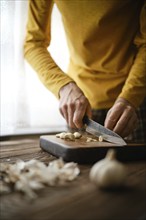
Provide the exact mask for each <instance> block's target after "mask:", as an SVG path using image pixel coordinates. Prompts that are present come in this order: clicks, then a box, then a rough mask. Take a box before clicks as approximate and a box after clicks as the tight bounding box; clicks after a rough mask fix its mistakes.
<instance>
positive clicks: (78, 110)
mask: <svg viewBox="0 0 146 220" xmlns="http://www.w3.org/2000/svg"><path fill="white" fill-rule="evenodd" d="M59 95H60V105H59V110H60V112H61V114H62V116H63V117H64V118H65V120H66V122H67V124H68V125H69V127H70V128H82V127H83V122H82V120H83V117H84V115H85V114H86V115H88V116H89V117H91V106H90V103H89V101H88V99H87V98H86V97H85V96H84V94H83V92H82V91H81V90H80V88H79V87H78V86H77V85H76V83H74V82H71V83H68V84H66V85H65V86H63V87H62V88H61V89H60V92H59Z"/></svg>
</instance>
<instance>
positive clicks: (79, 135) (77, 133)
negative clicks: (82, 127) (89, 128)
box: [74, 132, 82, 139]
mask: <svg viewBox="0 0 146 220" xmlns="http://www.w3.org/2000/svg"><path fill="white" fill-rule="evenodd" d="M74 137H75V139H79V138H81V137H82V135H81V134H80V133H79V132H74Z"/></svg>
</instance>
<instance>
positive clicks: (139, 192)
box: [0, 136, 146, 220]
mask: <svg viewBox="0 0 146 220" xmlns="http://www.w3.org/2000/svg"><path fill="white" fill-rule="evenodd" d="M18 158H19V159H23V160H24V161H28V160H30V159H33V158H35V159H38V160H40V161H44V162H49V161H51V160H54V159H56V158H55V157H53V156H51V155H49V154H48V153H46V152H44V151H42V150H41V149H40V147H39V136H30V137H18V138H13V139H11V140H3V141H1V159H0V161H1V162H7V163H13V162H15V161H16V160H17V159H18ZM8 159H10V161H9V160H8ZM79 167H80V170H81V174H80V176H79V177H78V178H77V179H76V180H74V181H72V182H70V183H67V184H66V186H55V187H46V188H44V189H42V190H39V191H38V193H37V194H38V198H37V199H36V200H34V201H29V200H27V199H25V198H24V196H23V194H21V193H18V192H13V193H10V194H5V195H2V196H1V200H0V205H1V210H0V211H1V216H0V217H1V218H0V219H1V220H4V219H9V220H13V219H15V220H17V219H20V220H25V219H27V220H47V219H50V220H60V219H62V220H145V219H146V163H145V161H138V162H130V163H126V167H127V170H128V180H127V187H126V188H125V189H123V190H120V191H102V190H100V189H98V188H97V187H95V185H94V184H92V183H91V182H90V180H89V171H90V168H91V165H79Z"/></svg>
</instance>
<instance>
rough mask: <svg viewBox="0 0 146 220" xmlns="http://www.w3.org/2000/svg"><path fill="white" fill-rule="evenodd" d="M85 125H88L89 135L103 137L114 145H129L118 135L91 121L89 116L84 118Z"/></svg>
mask: <svg viewBox="0 0 146 220" xmlns="http://www.w3.org/2000/svg"><path fill="white" fill-rule="evenodd" d="M83 123H84V124H86V131H87V132H88V133H90V134H92V135H95V136H97V137H99V136H101V135H102V137H103V139H104V140H106V141H108V142H111V143H114V144H118V145H127V144H126V142H125V141H124V140H123V138H122V137H121V136H120V135H118V134H116V133H115V132H113V131H111V130H110V129H108V128H105V127H104V126H102V125H101V124H99V123H97V122H95V121H93V120H92V119H89V118H88V116H84V118H83Z"/></svg>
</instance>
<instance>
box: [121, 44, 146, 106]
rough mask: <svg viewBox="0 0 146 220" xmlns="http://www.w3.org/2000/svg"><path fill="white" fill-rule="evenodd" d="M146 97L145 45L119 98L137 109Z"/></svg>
mask: <svg viewBox="0 0 146 220" xmlns="http://www.w3.org/2000/svg"><path fill="white" fill-rule="evenodd" d="M145 96H146V48H145V45H143V46H142V47H141V48H140V49H139V51H138V53H137V56H136V58H135V61H134V64H133V66H132V68H131V70H130V73H129V76H128V78H127V80H126V82H125V85H124V87H123V89H122V92H121V94H120V95H119V97H122V98H124V99H126V100H128V101H129V102H130V103H131V104H132V105H133V106H135V107H136V108H137V107H138V106H139V105H140V104H141V103H142V101H143V99H144V97H145Z"/></svg>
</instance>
